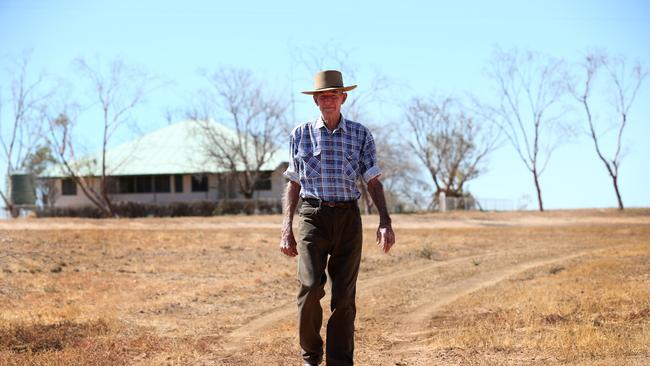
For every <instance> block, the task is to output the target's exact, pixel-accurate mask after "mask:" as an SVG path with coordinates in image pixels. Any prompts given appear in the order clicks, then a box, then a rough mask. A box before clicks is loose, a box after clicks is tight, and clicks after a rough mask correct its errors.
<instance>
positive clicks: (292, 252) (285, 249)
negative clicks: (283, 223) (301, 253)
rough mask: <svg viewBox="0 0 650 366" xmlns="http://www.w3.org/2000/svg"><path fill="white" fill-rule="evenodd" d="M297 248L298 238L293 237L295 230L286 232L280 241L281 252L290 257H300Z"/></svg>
mask: <svg viewBox="0 0 650 366" xmlns="http://www.w3.org/2000/svg"><path fill="white" fill-rule="evenodd" d="M296 246H297V244H296V238H295V237H294V236H293V230H284V231H283V232H282V238H281V239H280V251H281V252H282V253H284V255H286V256H288V257H295V256H297V255H298V250H297V249H296Z"/></svg>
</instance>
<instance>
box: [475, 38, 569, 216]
mask: <svg viewBox="0 0 650 366" xmlns="http://www.w3.org/2000/svg"><path fill="white" fill-rule="evenodd" d="M490 66H491V67H490V70H489V74H488V75H489V77H490V78H491V79H492V80H493V81H494V86H495V91H496V93H497V95H498V97H499V101H498V102H497V103H496V105H495V106H493V107H488V106H483V109H484V111H485V112H486V113H485V116H487V117H489V118H491V119H492V120H493V121H494V122H496V124H497V125H498V126H499V127H500V129H501V131H502V132H503V133H504V134H505V136H506V138H507V140H508V141H509V142H510V143H511V144H512V146H513V147H514V149H515V151H516V152H517V155H518V156H519V158H520V159H521V161H522V162H523V163H524V165H525V166H526V168H527V169H528V170H529V171H530V172H531V174H532V175H533V181H534V183H535V189H536V191H537V202H538V205H539V210H540V211H544V204H543V201H542V189H541V185H540V176H541V175H542V173H543V172H544V170H545V169H546V167H547V165H548V162H549V160H550V158H551V155H552V153H553V151H554V150H555V149H556V148H557V147H558V145H559V144H560V143H561V142H562V141H566V133H567V132H568V128H569V126H568V125H567V124H565V123H564V122H563V121H562V117H563V114H564V113H565V112H566V111H565V110H563V109H562V99H563V96H564V95H565V94H566V92H567V89H566V80H567V72H566V66H565V63H564V62H563V61H562V60H558V59H554V58H550V57H546V56H542V55H540V54H537V53H534V52H530V51H529V52H519V51H517V50H513V51H511V52H504V51H501V50H496V51H495V53H494V55H493V59H492V63H491V65H490Z"/></svg>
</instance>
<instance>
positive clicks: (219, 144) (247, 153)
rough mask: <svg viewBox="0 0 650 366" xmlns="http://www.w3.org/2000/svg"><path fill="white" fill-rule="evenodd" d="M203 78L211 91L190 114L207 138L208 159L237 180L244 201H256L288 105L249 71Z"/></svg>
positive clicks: (227, 71) (222, 72) (230, 71)
mask: <svg viewBox="0 0 650 366" xmlns="http://www.w3.org/2000/svg"><path fill="white" fill-rule="evenodd" d="M203 76H204V78H205V79H206V81H207V82H208V83H209V85H210V87H209V88H208V89H204V90H202V91H201V97H202V101H201V104H200V105H199V106H198V107H195V108H194V110H193V111H191V112H189V116H190V118H192V119H194V120H196V121H197V122H198V124H199V126H200V130H201V133H202V134H203V136H205V138H206V141H205V144H204V146H203V148H204V149H205V151H206V153H207V155H208V156H210V158H211V159H212V161H213V162H214V163H215V164H216V165H217V166H219V167H221V168H223V169H226V170H227V171H229V172H230V173H231V176H233V177H235V178H236V181H237V183H238V186H239V191H240V192H241V193H242V194H243V195H244V197H246V198H252V197H253V194H254V192H255V187H256V185H257V183H258V182H259V181H260V180H261V179H262V172H263V171H264V169H265V168H266V169H268V167H267V163H268V162H270V161H271V160H272V159H273V157H274V156H275V154H276V152H277V151H278V146H279V145H278V142H279V139H280V137H281V133H282V130H283V124H284V123H285V121H286V111H287V103H286V102H285V101H284V100H282V99H281V98H280V97H278V96H274V95H271V94H270V93H269V92H266V91H265V89H264V86H263V85H262V84H261V83H260V82H258V81H256V80H255V78H254V77H253V74H252V73H251V72H250V71H249V70H245V69H237V68H221V69H220V70H218V71H216V72H214V73H213V74H211V75H208V74H207V73H203ZM215 121H222V122H224V123H226V124H228V125H230V126H231V127H232V129H228V128H224V127H223V125H221V124H219V123H215ZM274 168H275V167H274Z"/></svg>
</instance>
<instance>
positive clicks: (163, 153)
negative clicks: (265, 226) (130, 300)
mask: <svg viewBox="0 0 650 366" xmlns="http://www.w3.org/2000/svg"><path fill="white" fill-rule="evenodd" d="M211 123H213V124H214V128H216V129H219V131H220V134H221V135H227V136H231V137H234V136H236V134H235V132H234V131H233V130H232V129H230V128H228V127H226V126H224V125H222V124H219V123H216V122H211ZM205 141H206V138H205V136H204V134H202V131H201V127H200V126H199V124H198V123H197V122H196V121H191V120H188V121H183V122H178V123H175V124H172V125H169V126H167V127H164V128H161V129H159V130H156V131H154V132H151V133H149V134H146V135H144V136H142V137H140V138H138V139H136V140H133V141H130V142H127V143H124V144H122V145H119V146H117V147H115V148H112V149H109V150H107V154H106V161H107V169H106V176H107V177H110V179H109V180H108V183H109V192H110V196H111V199H112V202H114V203H120V202H137V203H149V204H151V203H154V204H165V203H171V202H191V201H212V202H216V201H220V200H227V199H242V198H244V197H243V195H242V194H240V193H239V189H238V184H237V181H236V177H235V176H233V174H232V173H231V172H230V171H228V170H227V169H225V168H223V167H219V166H216V165H215V163H214V161H213V160H212V159H210V157H209V156H208V153H207V151H206V150H205ZM287 160H288V153H287V152H286V150H282V149H279V150H278V151H277V152H276V153H275V154H274V155H273V157H272V159H271V160H270V161H268V162H267V163H266V164H264V165H263V169H262V170H263V174H262V177H263V179H262V180H261V181H259V182H258V184H257V187H256V190H255V193H254V196H253V198H255V199H276V200H279V199H280V198H281V196H282V192H283V189H284V185H285V182H286V179H285V178H284V177H283V176H282V172H283V171H284V170H285V169H286V166H287ZM83 161H84V163H83V164H84V167H83V168H82V169H80V170H81V171H82V173H81V174H80V175H83V176H84V177H85V178H86V179H87V180H88V182H90V184H91V185H93V186H94V188H95V190H96V191H97V192H99V181H100V180H99V178H97V177H99V176H101V155H100V153H98V154H97V155H96V156H95V157H92V156H91V157H87V158H84V160H83ZM79 164H80V163H79ZM38 179H39V180H40V181H41V182H49V183H52V184H51V186H53V187H54V192H55V194H54V196H53V197H51V198H50V205H51V206H53V207H73V206H84V205H91V204H92V203H91V201H90V200H89V199H88V198H87V197H86V196H85V195H84V193H83V192H82V190H81V188H80V187H79V186H78V185H77V184H76V182H75V181H74V180H73V179H72V178H70V177H69V174H68V173H67V172H66V171H65V170H64V169H63V167H61V166H56V167H52V168H51V169H49V170H47V171H46V172H45V173H43V174H41V175H40V176H39V177H38Z"/></svg>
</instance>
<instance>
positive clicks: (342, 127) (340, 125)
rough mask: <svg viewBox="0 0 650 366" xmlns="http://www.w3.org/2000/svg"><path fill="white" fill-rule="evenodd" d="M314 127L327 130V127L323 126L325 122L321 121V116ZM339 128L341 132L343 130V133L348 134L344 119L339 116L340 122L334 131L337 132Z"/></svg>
mask: <svg viewBox="0 0 650 366" xmlns="http://www.w3.org/2000/svg"><path fill="white" fill-rule="evenodd" d="M315 127H316V128H317V129H319V128H321V127H322V128H327V126H326V125H325V120H323V116H320V117H318V119H317V120H316V126H315ZM339 128H340V129H341V130H343V132H348V124H347V123H346V119H345V117H343V115H341V122H339V125H338V126H337V127H336V129H335V130H334V131H336V130H338V129H339ZM334 131H332V132H334Z"/></svg>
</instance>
